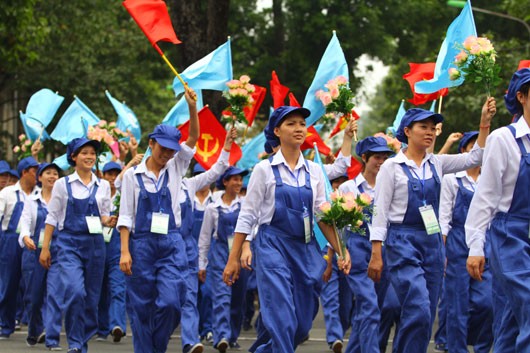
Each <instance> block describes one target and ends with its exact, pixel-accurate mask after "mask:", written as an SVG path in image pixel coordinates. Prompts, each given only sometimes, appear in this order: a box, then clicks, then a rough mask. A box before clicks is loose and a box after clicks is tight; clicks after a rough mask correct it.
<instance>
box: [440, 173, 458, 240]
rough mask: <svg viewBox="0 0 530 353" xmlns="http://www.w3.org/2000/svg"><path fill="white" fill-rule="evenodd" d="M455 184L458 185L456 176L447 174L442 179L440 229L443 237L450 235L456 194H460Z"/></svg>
mask: <svg viewBox="0 0 530 353" xmlns="http://www.w3.org/2000/svg"><path fill="white" fill-rule="evenodd" d="M455 184H456V185H458V183H457V181H456V177H455V175H454V174H447V175H445V176H444V177H443V179H442V191H441V193H440V228H441V230H442V234H443V235H448V234H449V231H450V230H451V221H452V219H453V209H454V206H455V199H456V192H458V187H457V188H456V190H455Z"/></svg>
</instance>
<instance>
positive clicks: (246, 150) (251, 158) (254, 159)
mask: <svg viewBox="0 0 530 353" xmlns="http://www.w3.org/2000/svg"><path fill="white" fill-rule="evenodd" d="M265 140H266V139H265V134H264V133H263V131H262V132H260V133H259V134H258V135H256V136H254V138H253V139H252V140H250V141H249V142H247V143H245V145H243V147H242V148H241V151H242V153H243V156H242V157H241V159H240V160H239V161H238V162H237V167H238V168H240V169H245V170H250V169H252V168H254V166H255V165H256V164H258V163H259V161H260V160H261V158H260V154H262V153H264V152H265V147H264V144H265Z"/></svg>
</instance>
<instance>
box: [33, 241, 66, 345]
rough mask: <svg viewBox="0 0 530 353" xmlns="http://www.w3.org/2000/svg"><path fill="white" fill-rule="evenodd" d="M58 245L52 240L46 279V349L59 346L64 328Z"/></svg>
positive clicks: (62, 289)
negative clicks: (50, 258) (50, 259)
mask: <svg viewBox="0 0 530 353" xmlns="http://www.w3.org/2000/svg"><path fill="white" fill-rule="evenodd" d="M56 243H57V241H56V240H52V243H50V254H51V257H52V263H51V266H50V269H49V270H48V275H47V278H46V307H45V308H46V309H45V315H44V327H45V328H46V347H52V346H58V345H59V342H60V338H61V337H60V336H61V329H62V327H63V325H62V321H63V320H62V314H63V310H64V287H63V284H62V281H61V271H60V268H59V264H58V262H57V245H56ZM39 266H40V264H39Z"/></svg>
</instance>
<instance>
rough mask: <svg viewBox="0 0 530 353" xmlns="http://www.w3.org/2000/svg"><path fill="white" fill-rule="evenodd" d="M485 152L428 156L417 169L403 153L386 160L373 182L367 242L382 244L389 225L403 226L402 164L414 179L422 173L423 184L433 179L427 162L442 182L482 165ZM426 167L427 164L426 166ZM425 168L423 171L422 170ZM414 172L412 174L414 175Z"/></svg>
mask: <svg viewBox="0 0 530 353" xmlns="http://www.w3.org/2000/svg"><path fill="white" fill-rule="evenodd" d="M483 152H484V150H483V149H482V148H480V147H478V145H477V144H475V145H474V146H473V149H472V150H471V151H470V152H469V153H460V154H456V155H449V154H443V155H433V154H431V153H427V154H426V156H425V158H423V161H422V162H421V165H420V166H417V165H416V163H414V161H413V160H411V159H408V158H407V156H405V154H404V150H401V151H399V152H398V154H397V155H396V156H395V157H393V158H389V159H387V160H386V161H385V162H384V163H383V165H382V166H381V169H380V170H379V173H378V174H377V178H376V185H377V188H376V190H375V200H374V216H373V217H372V220H373V222H372V229H371V232H370V240H372V241H373V240H377V241H385V240H386V235H387V230H388V225H389V223H403V219H404V218H405V213H406V212H407V206H408V196H409V192H408V181H409V179H408V177H407V175H406V174H405V172H404V171H403V168H402V167H401V163H405V165H407V166H408V167H409V168H410V170H411V174H412V176H413V177H416V176H415V175H414V173H416V175H418V176H419V177H420V178H422V179H423V171H424V170H425V180H427V179H431V178H432V171H431V167H430V165H429V163H427V162H428V161H430V162H432V163H433V165H434V168H435V170H436V173H437V174H438V176H439V177H440V178H441V177H442V176H443V175H444V174H447V173H455V172H458V171H461V170H466V169H469V168H472V167H476V166H479V165H480V163H481V162H482V154H483ZM425 163H427V164H426V165H425ZM424 165H425V169H424V168H423V166H424ZM413 172H414V173H413Z"/></svg>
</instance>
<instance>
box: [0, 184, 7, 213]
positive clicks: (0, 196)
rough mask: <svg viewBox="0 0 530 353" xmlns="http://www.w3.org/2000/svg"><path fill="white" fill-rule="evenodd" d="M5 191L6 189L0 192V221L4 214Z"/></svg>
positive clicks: (5, 204)
mask: <svg viewBox="0 0 530 353" xmlns="http://www.w3.org/2000/svg"><path fill="white" fill-rule="evenodd" d="M6 192H7V190H6V188H4V189H2V190H1V191H0V219H2V218H3V217H4V215H5V213H6V206H7V194H6Z"/></svg>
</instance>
